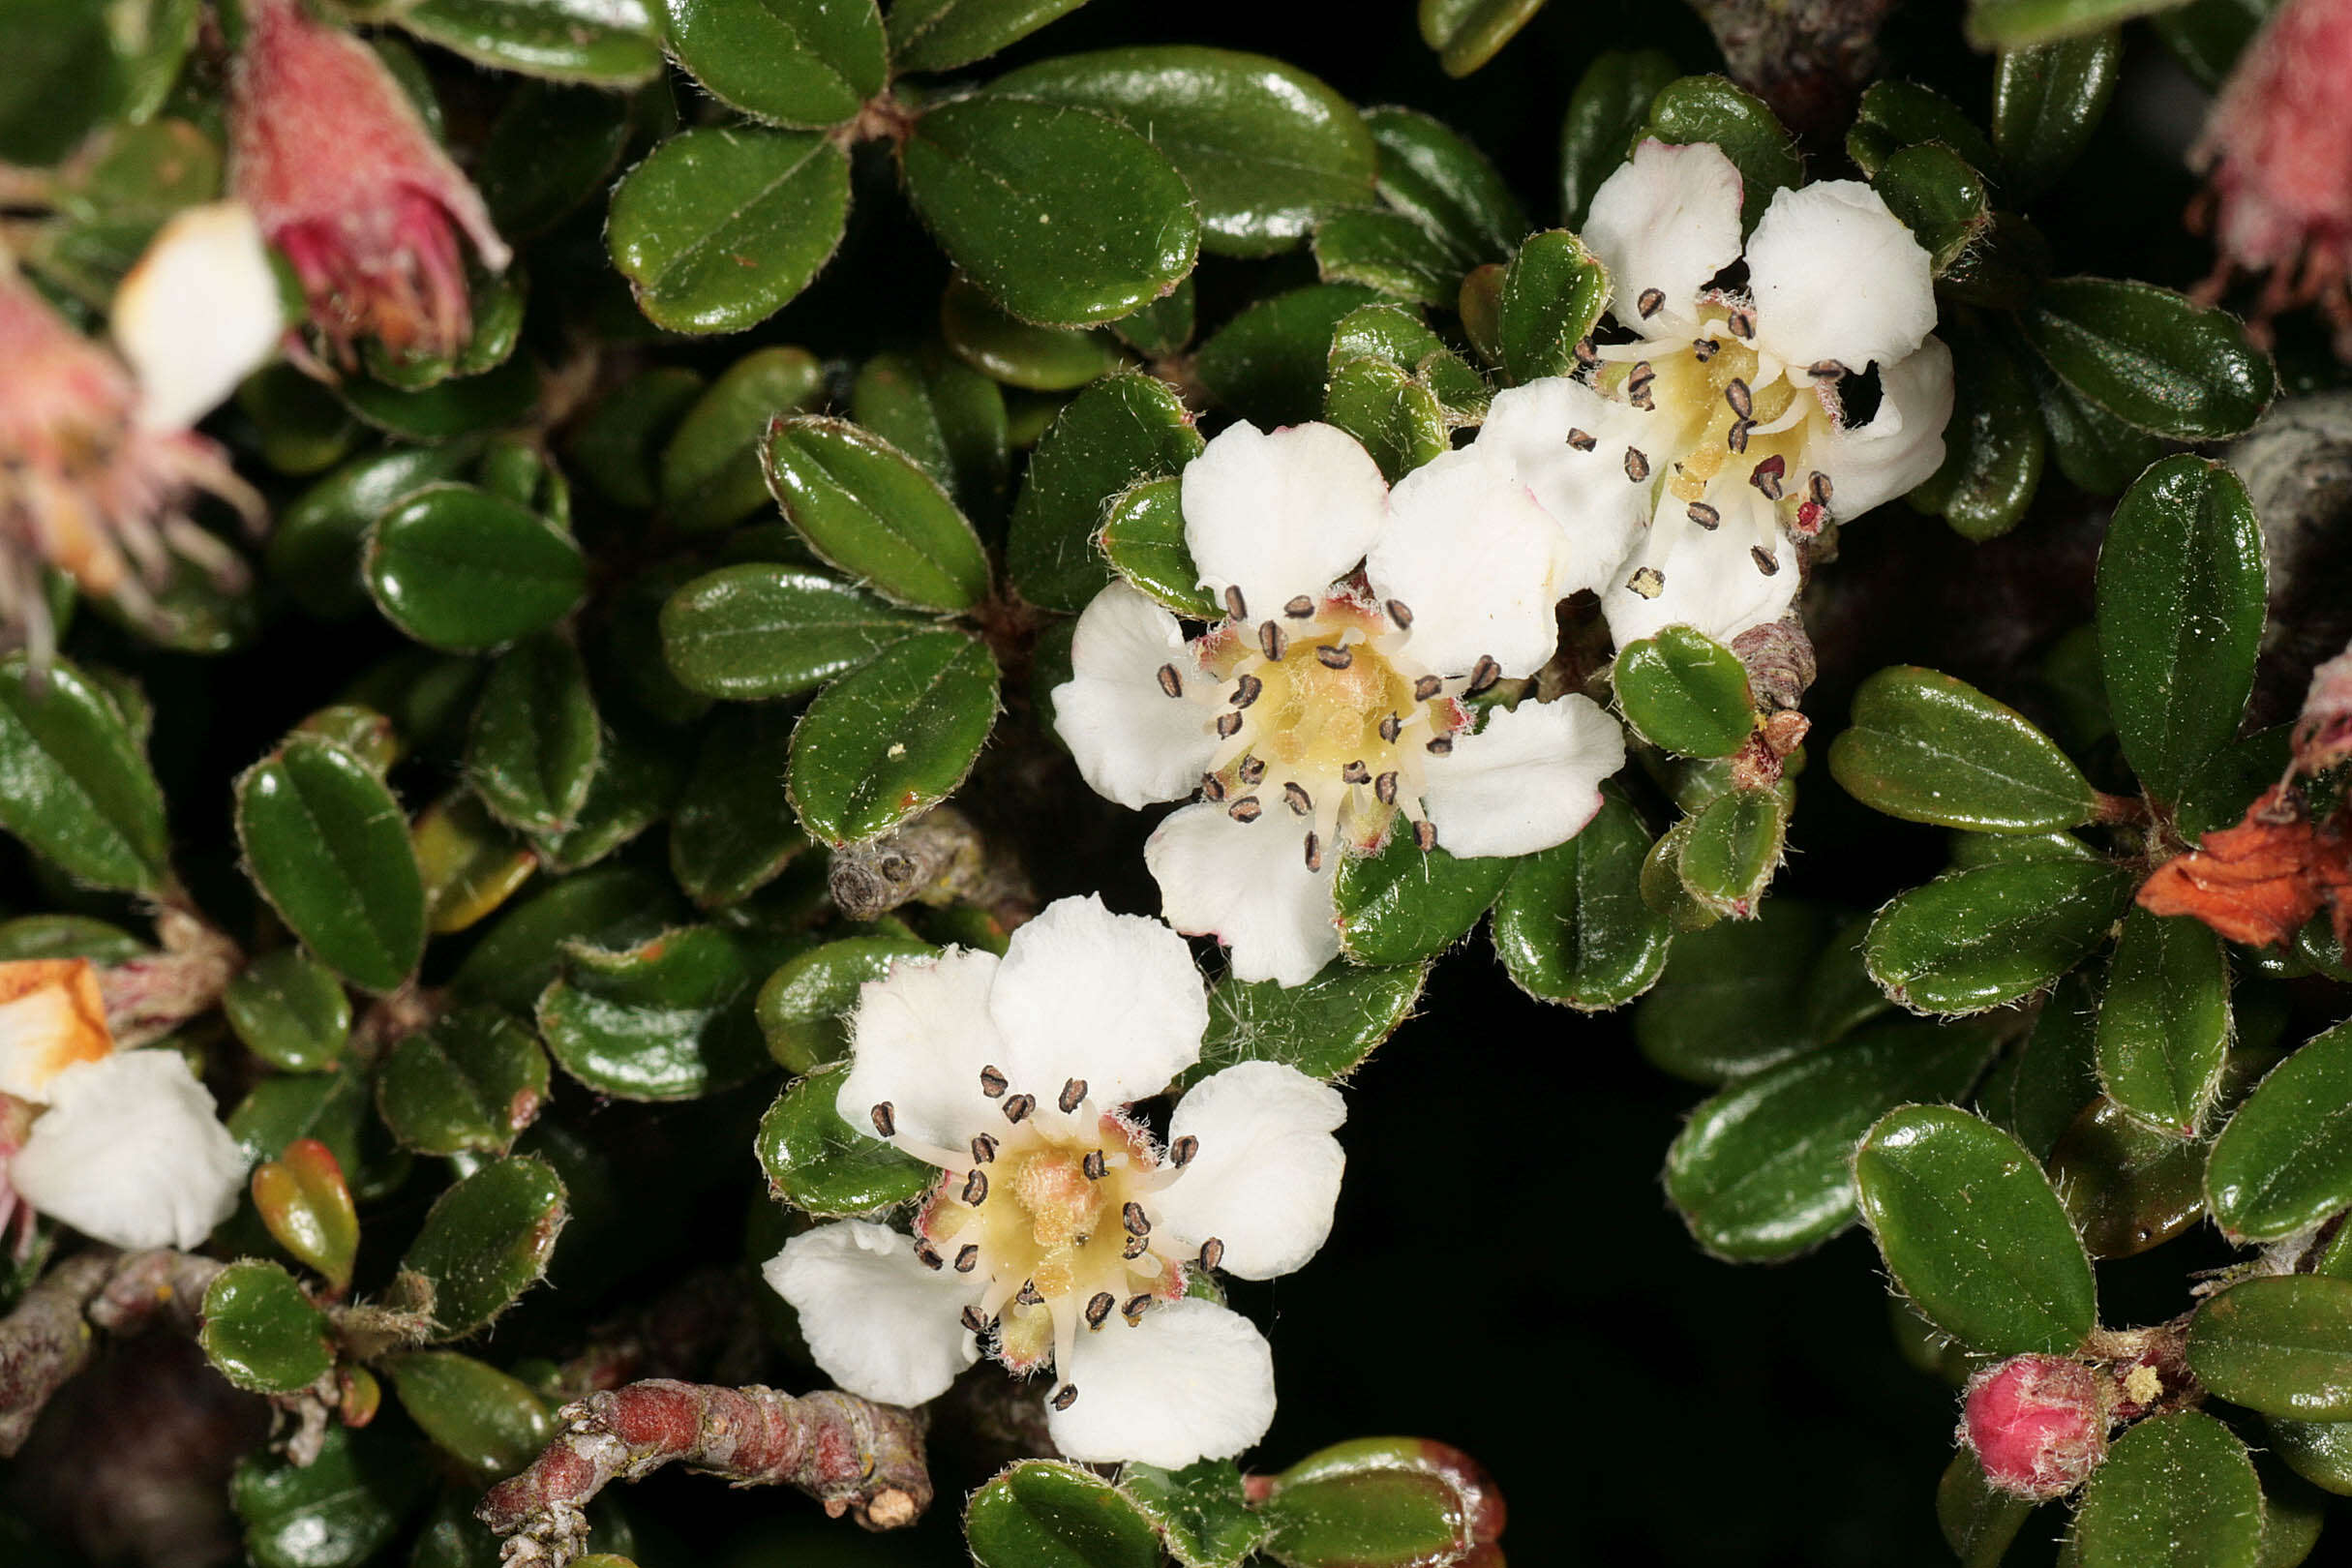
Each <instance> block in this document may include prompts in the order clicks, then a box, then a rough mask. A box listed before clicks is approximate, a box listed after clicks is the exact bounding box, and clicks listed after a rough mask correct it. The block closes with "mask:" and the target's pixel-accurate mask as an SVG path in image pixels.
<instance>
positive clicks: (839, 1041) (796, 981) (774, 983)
mask: <svg viewBox="0 0 2352 1568" xmlns="http://www.w3.org/2000/svg"><path fill="white" fill-rule="evenodd" d="M934 951H936V949H934V948H933V947H932V946H931V945H930V944H929V943H927V942H919V941H917V940H915V939H914V938H912V937H899V936H857V937H844V938H842V939H840V940H839V941H836V942H828V943H826V944H824V945H823V946H821V947H816V948H811V949H809V950H807V951H806V952H802V953H796V954H795V955H793V956H792V957H791V958H789V959H787V960H786V961H785V962H784V963H783V964H782V965H781V966H780V967H779V968H778V969H777V970H776V972H775V973H774V974H772V975H770V976H769V977H768V980H767V981H766V983H764V984H763V985H761V987H760V994H759V998H758V1001H757V1003H756V1005H755V1010H756V1015H757V1016H758V1018H759V1020H760V1033H761V1034H762V1035H763V1036H765V1037H766V1038H767V1040H768V1054H769V1056H772V1057H774V1058H775V1060H776V1063H777V1065H778V1066H780V1067H782V1068H783V1069H784V1070H786V1071H787V1072H807V1071H810V1070H813V1069H815V1068H817V1067H820V1066H822V1065H823V1064H825V1063H827V1062H832V1061H838V1060H839V1059H841V1058H842V1057H843V1056H845V1055H847V1054H848V1052H849V1031H848V1029H847V1027H846V1026H845V1020H846V1019H847V1017H848V1016H849V1014H850V1012H851V1011H852V1010H854V1009H855V1008H856V1006H857V1003H858V996H859V987H860V986H863V985H864V984H866V983H867V982H868V981H872V980H881V979H883V978H884V977H885V976H887V975H889V974H890V965H891V964H893V963H894V962H896V961H897V960H898V959H901V958H913V957H919V956H922V955H925V954H928V953H932V952H934Z"/></svg>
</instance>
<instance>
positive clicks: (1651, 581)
mask: <svg viewBox="0 0 2352 1568" xmlns="http://www.w3.org/2000/svg"><path fill="white" fill-rule="evenodd" d="M1625 586H1626V587H1627V588H1631V589H1633V591H1634V592H1636V593H1639V594H1640V595H1642V597H1643V598H1644V599H1654V598H1656V597H1657V596H1658V595H1659V594H1661V593H1664V592H1665V591H1666V574H1665V573H1664V572H1662V571H1660V570H1658V568H1657V567H1655V566H1643V567H1640V568H1638V569H1636V571H1635V572H1634V574H1633V576H1631V577H1629V578H1627V579H1626V580H1625Z"/></svg>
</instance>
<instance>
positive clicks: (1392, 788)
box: [1372, 773, 1397, 805]
mask: <svg viewBox="0 0 2352 1568" xmlns="http://www.w3.org/2000/svg"><path fill="white" fill-rule="evenodd" d="M1372 794H1373V795H1375V796H1377V797H1378V798H1379V800H1380V803H1381V804H1382V805H1395V804H1396V803H1397V775H1396V774H1395V773H1382V774H1381V775H1380V776H1379V777H1378V778H1375V779H1373V780H1372Z"/></svg>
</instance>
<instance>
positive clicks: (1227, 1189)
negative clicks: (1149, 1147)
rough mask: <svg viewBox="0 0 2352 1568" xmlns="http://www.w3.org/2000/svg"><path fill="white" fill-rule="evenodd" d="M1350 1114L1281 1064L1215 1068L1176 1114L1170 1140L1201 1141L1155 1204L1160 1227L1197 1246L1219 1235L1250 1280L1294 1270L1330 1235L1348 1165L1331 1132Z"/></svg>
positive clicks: (1232, 1262)
mask: <svg viewBox="0 0 2352 1568" xmlns="http://www.w3.org/2000/svg"><path fill="white" fill-rule="evenodd" d="M1345 1120H1347V1106H1346V1103H1345V1102H1344V1101H1342V1100H1341V1099H1340V1092H1339V1091H1338V1090H1337V1089H1334V1088H1332V1087H1331V1086H1330V1085H1329V1084H1326V1083H1317V1082H1316V1081H1315V1080H1314V1079H1312V1078H1311V1077H1309V1076H1307V1074H1306V1073H1304V1072H1301V1071H1300V1070H1298V1069H1297V1068H1294V1067H1289V1066H1286V1065H1284V1064H1282V1063H1281V1062H1243V1063H1240V1064H1238V1065H1236V1066H1233V1067H1229V1068H1226V1069H1225V1070H1223V1071H1221V1072H1214V1073H1211V1074H1210V1075H1209V1076H1208V1077H1206V1078H1203V1079H1202V1080H1201V1081H1200V1082H1199V1083H1198V1084H1196V1085H1194V1086H1193V1088H1192V1091H1191V1093H1190V1094H1188V1095H1186V1096H1185V1097H1184V1099H1183V1100H1182V1101H1178V1102H1177V1105H1176V1114H1175V1115H1174V1116H1172V1117H1171V1118H1169V1121H1168V1137H1169V1139H1170V1140H1171V1141H1172V1140H1174V1139H1176V1138H1181V1137H1186V1136H1191V1137H1195V1138H1198V1139H1199V1140H1200V1151H1199V1153H1197V1154H1195V1155H1194V1156H1193V1157H1192V1160H1191V1163H1190V1164H1188V1165H1186V1166H1185V1167H1184V1173H1183V1174H1182V1175H1180V1176H1178V1177H1177V1178H1176V1180H1175V1181H1174V1182H1172V1183H1170V1184H1169V1185H1168V1187H1167V1188H1166V1189H1165V1190H1164V1191H1161V1193H1160V1194H1159V1195H1158V1197H1157V1198H1155V1199H1154V1200H1153V1203H1152V1221H1153V1225H1154V1228H1155V1229H1160V1228H1164V1229H1168V1230H1172V1231H1174V1232H1175V1233H1176V1234H1177V1235H1178V1236H1181V1237H1184V1238H1185V1239H1186V1241H1187V1243H1188V1244H1189V1245H1190V1246H1191V1247H1193V1248H1197V1247H1198V1246H1199V1245H1200V1244H1201V1243H1202V1242H1205V1241H1207V1240H1208V1239H1209V1238H1210V1237H1212V1236H1214V1237H1216V1238H1217V1239H1218V1240H1219V1241H1221V1242H1222V1243H1224V1246H1225V1258H1224V1263H1223V1265H1222V1266H1223V1267H1224V1268H1225V1269H1227V1270H1228V1271H1230V1272H1231V1273H1234V1274H1238V1275H1240V1276H1241V1277H1242V1278H1243V1279H1245V1280H1271V1279H1273V1278H1274V1277H1275V1276H1276V1275H1278V1274H1288V1273H1289V1272H1290V1271H1291V1270H1293V1269H1296V1268H1298V1267H1300V1266H1301V1265H1303V1264H1304V1263H1305V1262H1306V1261H1307V1260H1308V1259H1309V1258H1311V1257H1312V1256H1314V1254H1315V1253H1316V1252H1317V1251H1319V1250H1321V1248H1322V1246H1323V1241H1324V1238H1325V1237H1327V1236H1329V1235H1330V1234H1331V1215H1332V1210H1333V1208H1334V1207H1335V1206H1336V1205H1337V1204H1338V1203H1339V1201H1340V1175H1341V1173H1342V1171H1344V1170H1345V1169H1346V1168H1347V1156H1346V1154H1345V1153H1344V1152H1343V1151H1342V1149H1341V1148H1340V1140H1339V1139H1337V1138H1335V1137H1333V1136H1332V1135H1331V1133H1332V1130H1333V1129H1334V1128H1336V1127H1338V1126H1339V1125H1340V1124H1341V1123H1342V1122H1344V1121H1345Z"/></svg>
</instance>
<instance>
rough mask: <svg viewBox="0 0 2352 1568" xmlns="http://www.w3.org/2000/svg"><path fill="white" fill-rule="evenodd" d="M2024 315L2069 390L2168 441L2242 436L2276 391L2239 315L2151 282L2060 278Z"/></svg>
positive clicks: (2029, 332)
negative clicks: (2206, 306)
mask: <svg viewBox="0 0 2352 1568" xmlns="http://www.w3.org/2000/svg"><path fill="white" fill-rule="evenodd" d="M2018 321H2019V324H2020V325H2022V326H2023V327H2024V328H2025V334H2026V339H2027V341H2028V342H2030V343H2031V344H2033V346H2034V347H2035V350H2036V351H2037V352H2039V353H2040V355H2041V357H2042V359H2043V360H2044V361H2045V362H2047V364H2048V365H2049V367H2050V369H2052V370H2053V371H2056V372H2057V373H2058V377H2059V379H2061V380H2063V381H2065V382H2066V385H2067V386H2068V387H2070V388H2072V389H2073V390H2074V391H2075V392H2076V393H2078V394H2080V395H2081V396H2082V397H2083V398H2084V399H2085V400H2086V401H2088V402H2090V403H2093V404H2096V405H2097V406H2098V407H2100V408H2103V409H2105V410H2106V411H2107V412H2108V413H2111V414H2113V415H2115V417H2116V418H2118V419H2121V420H2123V421H2124V422H2125V423H2126V424H2129V425H2135V426H2137V427H2138V428H2140V429H2142V430H2145V431H2149V432H2152V433H2154V434H2155V435H2157V436H2161V437H2165V438H2166V439H2168V440H2176V441H2216V440H2226V439H2227V438H2229V437H2233V436H2238V435H2243V434H2244V433H2245V432H2246V431H2247V430H2248V429H2250V428H2252V426H2253V423H2254V421H2255V420H2257V419H2259V418H2260V417H2262V410H2263V409H2265V408H2267V407H2270V405H2271V399H2272V398H2273V397H2275V396H2276V395H2277V391H2278V380H2277V373H2276V372H2274V371H2273V370H2272V368H2271V356H2270V355H2268V354H2266V353H2264V352H2263V351H2262V350H2261V349H2259V348H2256V347H2253V345H2251V344H2250V343H2248V342H2247V341H2246V329H2245V328H2244V327H2243V326H2241V325H2239V324H2238V320H2237V318H2236V317H2232V316H2230V315H2228V314H2227V313H2226V312H2223V311H2219V310H2208V309H2201V308H2199V307H2198V306H2196V305H2195V304H2192V303H2191V302H2190V301H2189V300H2188V299H2187V298H2186V296H2185V295H2181V294H2176V293H2174V292H2173V291H2172V290H2171V289H2169V288H2158V287H2156V286H2155V285H2153V284H2143V283H2123V282H2119V281H2117V280H2115V279H2112V278H2062V279H2060V280H2058V281H2057V282H2055V283H2052V284H2048V285H2046V286H2043V288H2042V289H2041V291H2040V292H2039V293H2037V294H2035V297H2034V303H2033V304H2032V305H2031V306H2030V307H2029V308H2028V309H2026V310H2025V311H2024V312H2022V313H2021V314H2020V315H2019V317H2018Z"/></svg>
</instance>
